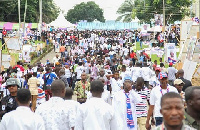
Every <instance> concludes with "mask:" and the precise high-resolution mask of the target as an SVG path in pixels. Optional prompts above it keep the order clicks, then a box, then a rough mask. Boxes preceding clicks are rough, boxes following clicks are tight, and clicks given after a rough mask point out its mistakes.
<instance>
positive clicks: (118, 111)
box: [112, 76, 142, 130]
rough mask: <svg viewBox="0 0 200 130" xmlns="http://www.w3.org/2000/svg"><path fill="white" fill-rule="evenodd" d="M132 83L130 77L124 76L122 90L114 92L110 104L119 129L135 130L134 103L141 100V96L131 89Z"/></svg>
mask: <svg viewBox="0 0 200 130" xmlns="http://www.w3.org/2000/svg"><path fill="white" fill-rule="evenodd" d="M132 84H133V82H132V78H131V77H128V76H127V77H125V78H124V90H121V91H119V92H116V93H115V95H114V97H113V101H112V106H113V107H114V110H115V115H116V118H117V124H116V126H117V128H118V129H119V130H137V115H136V104H138V103H139V102H141V101H142V98H141V97H140V95H138V94H137V93H136V92H135V91H134V90H133V89H132Z"/></svg>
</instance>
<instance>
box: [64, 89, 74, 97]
mask: <svg viewBox="0 0 200 130" xmlns="http://www.w3.org/2000/svg"><path fill="white" fill-rule="evenodd" d="M73 94H74V93H73V90H72V89H71V88H70V87H67V88H66V92H65V99H68V100H71V99H72V95H73Z"/></svg>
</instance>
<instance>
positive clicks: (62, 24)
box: [50, 13, 74, 28]
mask: <svg viewBox="0 0 200 130" xmlns="http://www.w3.org/2000/svg"><path fill="white" fill-rule="evenodd" d="M50 25H51V26H54V27H58V28H67V27H73V26H74V24H72V23H70V22H69V21H67V20H66V19H65V16H64V15H63V14H62V13H60V14H59V15H58V17H57V19H56V20H55V21H53V22H51V23H50Z"/></svg>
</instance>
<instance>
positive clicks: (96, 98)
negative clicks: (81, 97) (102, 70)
mask: <svg viewBox="0 0 200 130" xmlns="http://www.w3.org/2000/svg"><path fill="white" fill-rule="evenodd" d="M103 87H104V84H103V83H102V82H101V81H100V80H95V81H93V82H92V83H91V89H90V91H91V93H92V97H91V98H90V99H89V100H87V101H86V103H84V104H82V105H81V106H80V108H79V109H78V112H77V118H76V125H75V129H76V130H118V127H117V122H116V117H115V115H114V110H113V108H112V107H111V106H110V105H109V104H107V103H106V102H105V101H104V100H103V99H102V98H101V95H102V92H103V91H104V88H103ZM119 130H120V129H119Z"/></svg>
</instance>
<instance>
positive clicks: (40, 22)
mask: <svg viewBox="0 0 200 130" xmlns="http://www.w3.org/2000/svg"><path fill="white" fill-rule="evenodd" d="M39 8H40V21H39V31H40V33H41V32H42V0H40V1H39Z"/></svg>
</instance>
